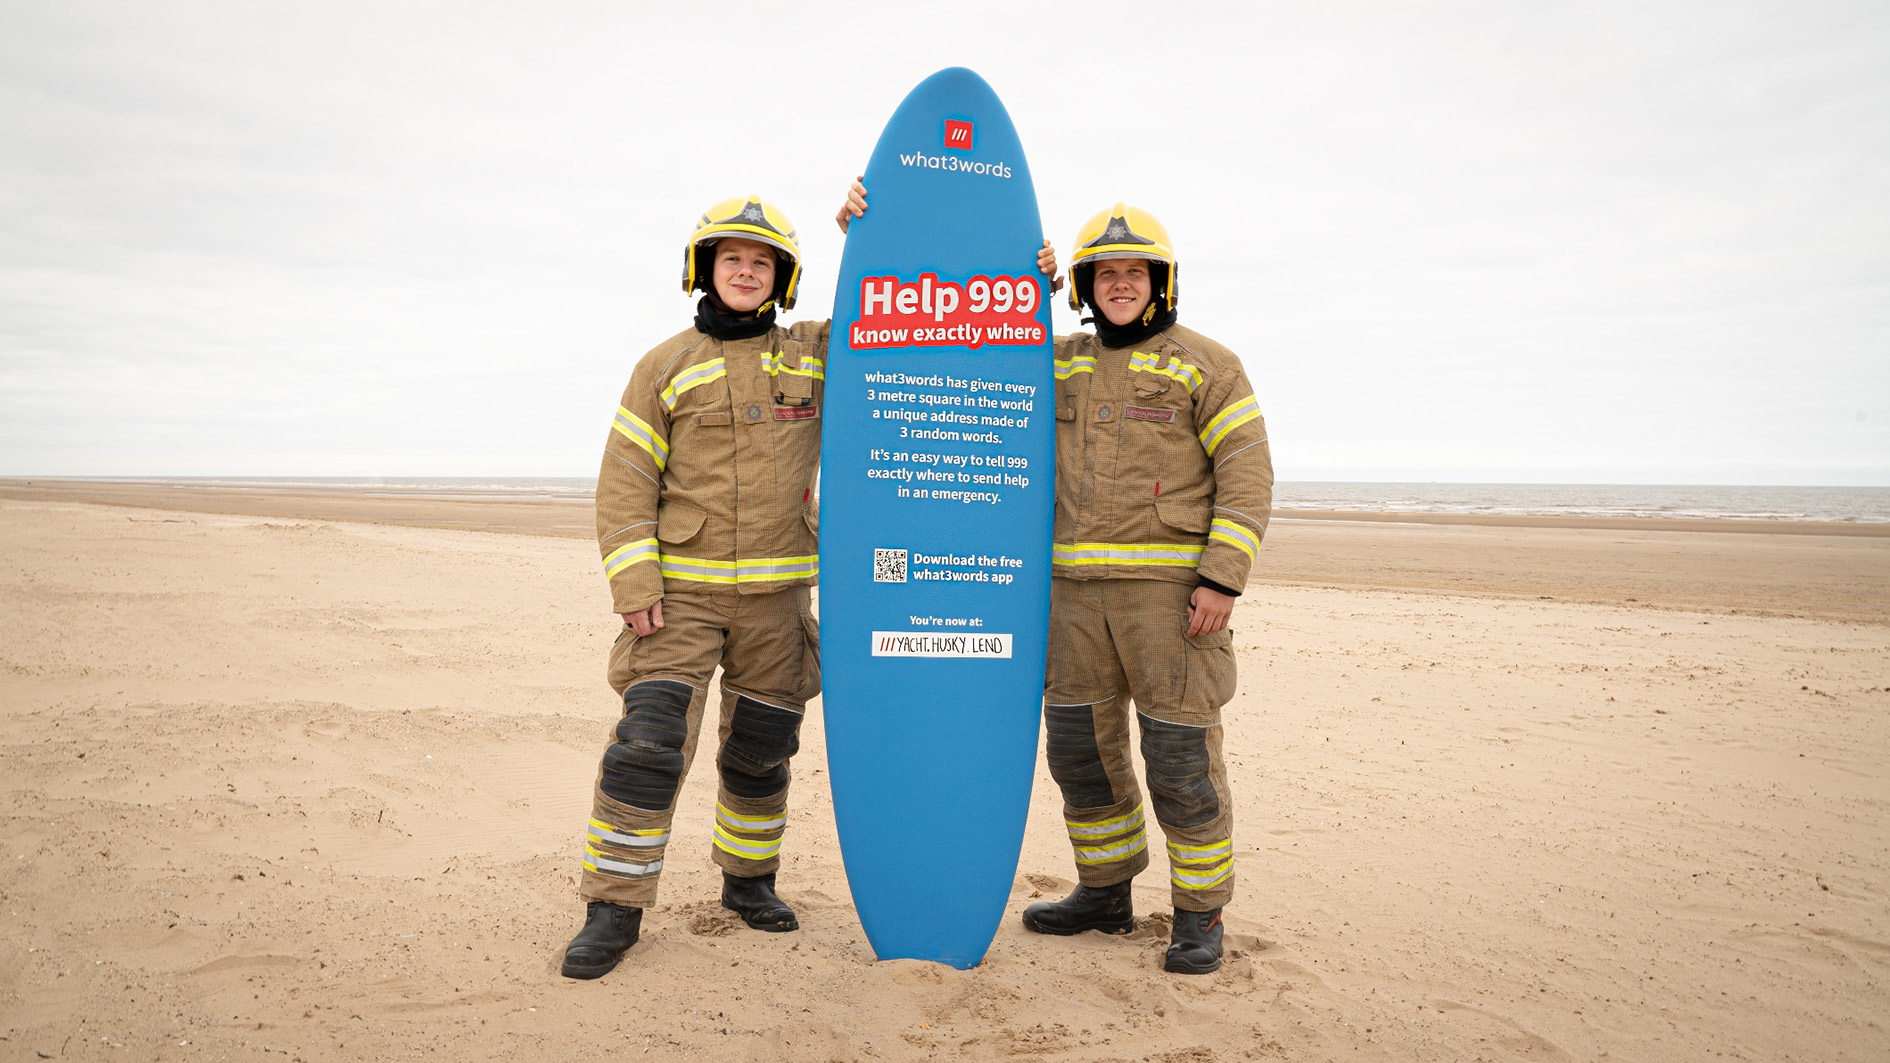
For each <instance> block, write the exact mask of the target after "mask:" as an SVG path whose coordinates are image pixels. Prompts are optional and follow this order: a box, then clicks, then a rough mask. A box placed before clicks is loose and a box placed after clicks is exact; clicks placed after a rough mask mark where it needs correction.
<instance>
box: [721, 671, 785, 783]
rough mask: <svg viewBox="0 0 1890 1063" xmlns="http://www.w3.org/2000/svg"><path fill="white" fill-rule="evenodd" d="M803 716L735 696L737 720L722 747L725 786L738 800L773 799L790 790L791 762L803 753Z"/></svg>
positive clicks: (730, 724)
mask: <svg viewBox="0 0 1890 1063" xmlns="http://www.w3.org/2000/svg"><path fill="white" fill-rule="evenodd" d="M800 736H801V714H800V713H798V712H796V711H794V710H793V709H784V708H781V707H779V706H776V705H769V704H766V703H765V702H760V701H756V700H755V699H754V698H751V697H749V696H748V695H746V694H737V695H736V696H735V717H734V719H732V720H730V721H729V732H728V740H727V741H725V742H723V743H722V756H721V759H720V761H719V764H720V765H721V768H722V785H723V786H725V787H727V788H728V792H729V793H731V794H734V795H735V796H736V797H745V798H750V799H758V798H763V797H772V796H773V795H775V794H778V793H780V792H781V791H782V790H785V789H787V784H788V766H787V762H788V758H789V757H791V756H793V755H794V754H795V753H798V752H800V748H801V737H800Z"/></svg>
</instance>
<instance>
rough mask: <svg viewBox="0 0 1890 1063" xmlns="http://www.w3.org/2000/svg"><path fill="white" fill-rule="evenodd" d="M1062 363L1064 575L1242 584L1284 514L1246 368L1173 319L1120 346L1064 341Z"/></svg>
mask: <svg viewBox="0 0 1890 1063" xmlns="http://www.w3.org/2000/svg"><path fill="white" fill-rule="evenodd" d="M1056 367H1057V391H1056V398H1057V407H1056V416H1057V511H1056V526H1055V545H1054V548H1053V550H1052V553H1051V562H1052V571H1053V572H1054V573H1055V574H1056V575H1058V576H1064V577H1068V578H1070V579H1159V580H1168V581H1171V582H1175V583H1194V582H1197V576H1200V577H1206V578H1207V579H1209V580H1212V581H1214V582H1215V583H1218V584H1220V585H1222V586H1224V587H1226V588H1228V589H1230V590H1232V591H1235V592H1236V593H1238V592H1240V591H1242V590H1244V589H1245V588H1246V586H1247V573H1248V571H1249V570H1250V569H1251V567H1252V565H1253V561H1254V555H1255V554H1256V553H1258V551H1259V549H1260V538H1261V536H1262V535H1264V534H1265V533H1266V528H1267V517H1268V515H1269V513H1270V512H1271V510H1272V508H1273V457H1272V454H1271V453H1270V452H1269V450H1268V449H1267V428H1266V422H1265V421H1264V420H1263V419H1261V416H1260V404H1259V402H1258V400H1257V399H1256V398H1255V397H1254V392H1253V387H1252V386H1251V385H1250V384H1248V383H1247V374H1246V372H1245V371H1244V370H1242V368H1241V364H1240V360H1239V359H1238V358H1236V357H1235V356H1234V353H1233V352H1232V351H1230V350H1228V349H1227V348H1225V347H1223V346H1221V345H1220V344H1218V343H1215V342H1214V341H1213V340H1210V339H1208V338H1207V337H1206V336H1203V335H1201V334H1200V333H1198V332H1195V331H1193V330H1192V329H1186V328H1182V327H1181V326H1180V325H1171V326H1169V327H1168V328H1166V329H1164V330H1163V331H1161V332H1159V333H1157V334H1156V335H1154V336H1151V337H1150V338H1148V339H1147V340H1144V341H1142V342H1141V343H1140V344H1137V345H1135V346H1132V347H1125V348H1122V349H1119V350H1111V349H1109V348H1107V347H1104V346H1103V345H1102V344H1101V343H1100V342H1098V341H1097V339H1096V337H1095V336H1092V335H1090V334H1088V333H1076V334H1074V335H1070V336H1061V337H1058V339H1057V342H1056Z"/></svg>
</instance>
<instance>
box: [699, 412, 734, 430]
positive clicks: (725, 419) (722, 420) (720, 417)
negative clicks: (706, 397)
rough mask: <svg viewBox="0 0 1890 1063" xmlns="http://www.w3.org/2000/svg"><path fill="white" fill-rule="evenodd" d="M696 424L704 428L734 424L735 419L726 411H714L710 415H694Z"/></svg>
mask: <svg viewBox="0 0 1890 1063" xmlns="http://www.w3.org/2000/svg"><path fill="white" fill-rule="evenodd" d="M696 423H697V424H699V425H704V426H710V427H712V426H715V425H724V424H734V423H735V418H734V417H733V416H732V415H731V414H730V413H729V412H728V411H727V410H715V411H713V412H710V413H699V414H696Z"/></svg>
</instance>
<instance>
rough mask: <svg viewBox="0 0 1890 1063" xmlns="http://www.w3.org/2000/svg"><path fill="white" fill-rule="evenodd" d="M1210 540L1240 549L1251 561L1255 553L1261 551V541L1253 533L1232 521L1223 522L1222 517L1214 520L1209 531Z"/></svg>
mask: <svg viewBox="0 0 1890 1063" xmlns="http://www.w3.org/2000/svg"><path fill="white" fill-rule="evenodd" d="M1208 538H1209V539H1219V540H1220V541H1221V542H1224V543H1231V544H1232V545H1234V546H1237V547H1239V548H1240V550H1241V552H1242V553H1244V554H1246V555H1247V560H1249V561H1252V560H1253V559H1254V556H1253V555H1254V552H1255V551H1256V550H1259V549H1260V540H1258V539H1255V538H1254V537H1253V533H1252V532H1250V531H1248V530H1247V529H1245V528H1243V527H1241V526H1240V525H1238V524H1235V523H1234V522H1233V521H1231V520H1223V519H1221V518H1220V517H1215V518H1214V523H1213V525H1211V526H1210V528H1209V530H1208Z"/></svg>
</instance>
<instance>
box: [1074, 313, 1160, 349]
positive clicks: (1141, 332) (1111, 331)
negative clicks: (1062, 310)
mask: <svg viewBox="0 0 1890 1063" xmlns="http://www.w3.org/2000/svg"><path fill="white" fill-rule="evenodd" d="M1174 323H1175V312H1174V311H1173V310H1163V311H1161V312H1160V313H1157V314H1156V315H1155V316H1154V317H1151V318H1149V319H1148V320H1147V321H1143V320H1141V319H1140V318H1138V319H1136V320H1134V321H1131V322H1129V323H1128V324H1126V325H1112V324H1110V323H1109V319H1108V318H1106V317H1104V316H1102V312H1101V311H1097V312H1096V313H1095V314H1094V315H1093V316H1091V317H1086V318H1084V319H1083V324H1085V325H1094V326H1096V340H1097V342H1099V343H1101V344H1102V345H1103V346H1104V347H1107V348H1109V349H1110V350H1115V349H1116V348H1118V347H1132V346H1134V345H1136V344H1138V343H1141V342H1142V341H1143V340H1145V339H1148V338H1149V337H1150V336H1153V335H1155V334H1156V333H1157V332H1160V331H1161V330H1163V329H1165V328H1167V327H1168V326H1170V325H1172V324H1174Z"/></svg>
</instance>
